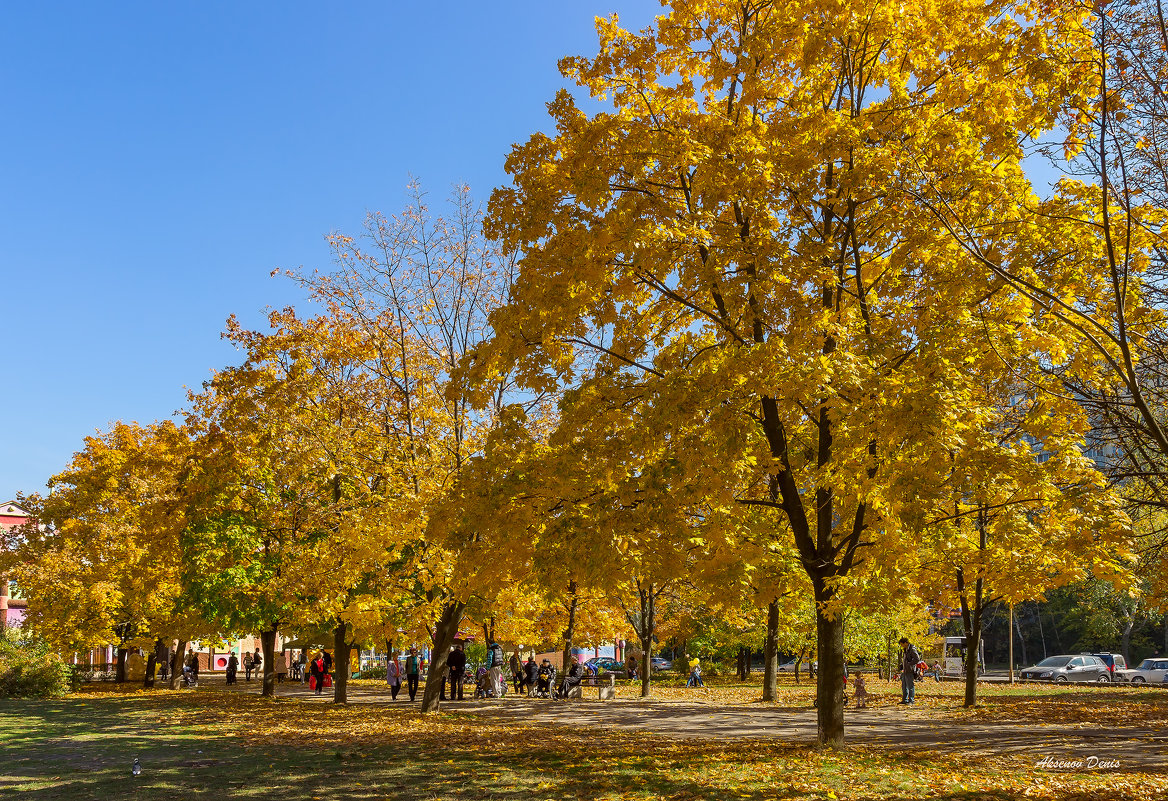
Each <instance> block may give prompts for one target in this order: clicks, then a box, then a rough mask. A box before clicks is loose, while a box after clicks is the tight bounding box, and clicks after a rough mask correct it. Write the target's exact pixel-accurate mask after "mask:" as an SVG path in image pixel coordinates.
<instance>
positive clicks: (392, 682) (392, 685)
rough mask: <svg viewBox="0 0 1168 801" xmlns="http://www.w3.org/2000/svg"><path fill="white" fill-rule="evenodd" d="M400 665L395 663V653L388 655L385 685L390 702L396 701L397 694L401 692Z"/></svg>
mask: <svg viewBox="0 0 1168 801" xmlns="http://www.w3.org/2000/svg"><path fill="white" fill-rule="evenodd" d="M401 673H402V671H401V665H400V664H398V661H397V652H396V651H395V652H393V653H391V654H390V655H389V659H388V660H387V661H386V663H385V683H386V684H388V685H389V694H390V697H391V700H394V701H396V700H397V694H398V692H399V691H400V690H401Z"/></svg>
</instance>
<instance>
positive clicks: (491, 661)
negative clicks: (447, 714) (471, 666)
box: [385, 642, 587, 701]
mask: <svg viewBox="0 0 1168 801" xmlns="http://www.w3.org/2000/svg"><path fill="white" fill-rule="evenodd" d="M424 668H425V664H424V662H423V660H422V658H421V657H420V656H419V655H418V649H417V648H410V651H409V656H407V657H406V658H405V660H404V662H402V661H399V659H398V657H397V655H396V654H391V655H390V659H389V661H388V663H387V665H386V672H385V681H386V684H388V685H389V691H390V697H391V698H392V699H393V700H394V701H396V700H397V696H398V693H399V692H400V691H401V688H402V684H403V682H404V683H405V685H406V688H407V692H408V693H409V698H410V700H411V701H414V700H416V697H417V692H418V683H419V680H420V678H421V675H422V673H423V670H424ZM508 670H509V672H510V677H511V682H512V684H513V686H514V691H515V693H516V694H518V695H523V694H526V695H528V696H529V697H535V698H567V697H568V696H569V695H570V694H571V693H572V691H573V689H575V688H576V687H578V686H579V685H580V683H581V681H583V679H584V678H585V676H586V675H587V669H586V668H585V667H584V665H582V664H581V663H580V662H579V660H577V659H576V657H572V658H571V661H570V663H569V665H568V669H567V670H565V671H563V672H562V673H561V672H560V671H558V670H556V668H555V666H553V665H552V663H551V660H550V659H546V658H545V659H544V660H543V661H542V662H540V663H536V661H535V655H534V654H532V655H529V656H528V657H527V661H526V662H524V661H523V659H522V657H520V655H519V649H515V652H514V653H513V654H511V657H510V659H507V658H506V656H505V652H504V651H503V647H502V646H501V645H499V643H497V642H491V643H489V644H488V646H487V661H486V664H485V665H483V666H482V667H480V668H479V669H478V671H477V672H475V673H473V674H472V673H471V672H470V671H468V669H467V665H466V651H465V650H464V647H463V643H461V642H458V643H455V644H454V645H453V646H452V647H451V649H450V652H449V653H448V654H447V655H446V672H445V674H444V675H443V682H442V694H441V700H443V701H445V700H447V699H449V700H452V701H462V700H465V693H466V686H467V685H468V684H470V685H471V686H472V687H473V697H474V698H501V697H503V696H504V695H505V694H506V693H507V678H506V676H507V671H508ZM557 678H558V680H559V681H558V683H557Z"/></svg>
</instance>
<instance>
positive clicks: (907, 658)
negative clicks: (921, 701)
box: [900, 637, 921, 704]
mask: <svg viewBox="0 0 1168 801" xmlns="http://www.w3.org/2000/svg"><path fill="white" fill-rule="evenodd" d="M900 649H901V660H900V703H902V704H912V703H915V702H916V700H917V691H916V685H915V683H914V682H915V680H916V671H917V662H920V661H921V655H920V654H919V653H917V649H916V648H914V647H913V644H912V643H910V642H909V641H908V637H901V638H900Z"/></svg>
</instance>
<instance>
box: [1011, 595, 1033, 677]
mask: <svg viewBox="0 0 1168 801" xmlns="http://www.w3.org/2000/svg"><path fill="white" fill-rule="evenodd" d="M1021 617H1022V616H1021V615H1019V614H1018V613H1017V608H1015V612H1014V628H1015V629H1016V630H1017V631H1018V647H1019V648H1020V649H1021V651H1022V664H1023V665H1028V664H1030V660H1029V659H1027V658H1026V638H1025V637H1023V636H1022V621H1021V619H1020V618H1021Z"/></svg>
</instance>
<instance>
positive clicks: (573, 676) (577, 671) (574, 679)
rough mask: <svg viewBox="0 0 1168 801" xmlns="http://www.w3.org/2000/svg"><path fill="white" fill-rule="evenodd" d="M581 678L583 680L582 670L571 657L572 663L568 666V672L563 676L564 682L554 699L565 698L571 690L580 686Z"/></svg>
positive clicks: (578, 663)
mask: <svg viewBox="0 0 1168 801" xmlns="http://www.w3.org/2000/svg"><path fill="white" fill-rule="evenodd" d="M582 678H584V668H583V667H582V666H581V665H580V662H579V661H578V660H577V659H576V657H572V661H571V663H570V664H569V665H568V671H567V672H566V673H565V674H564V680H563V681H562V682H561V683H560V690H559V692H558V693H556V697H557V698H567V697H568V695H569V694H570V693H571V692H572V690H574V689H575V688H577V687H579V686H580V680H581V679H582Z"/></svg>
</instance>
